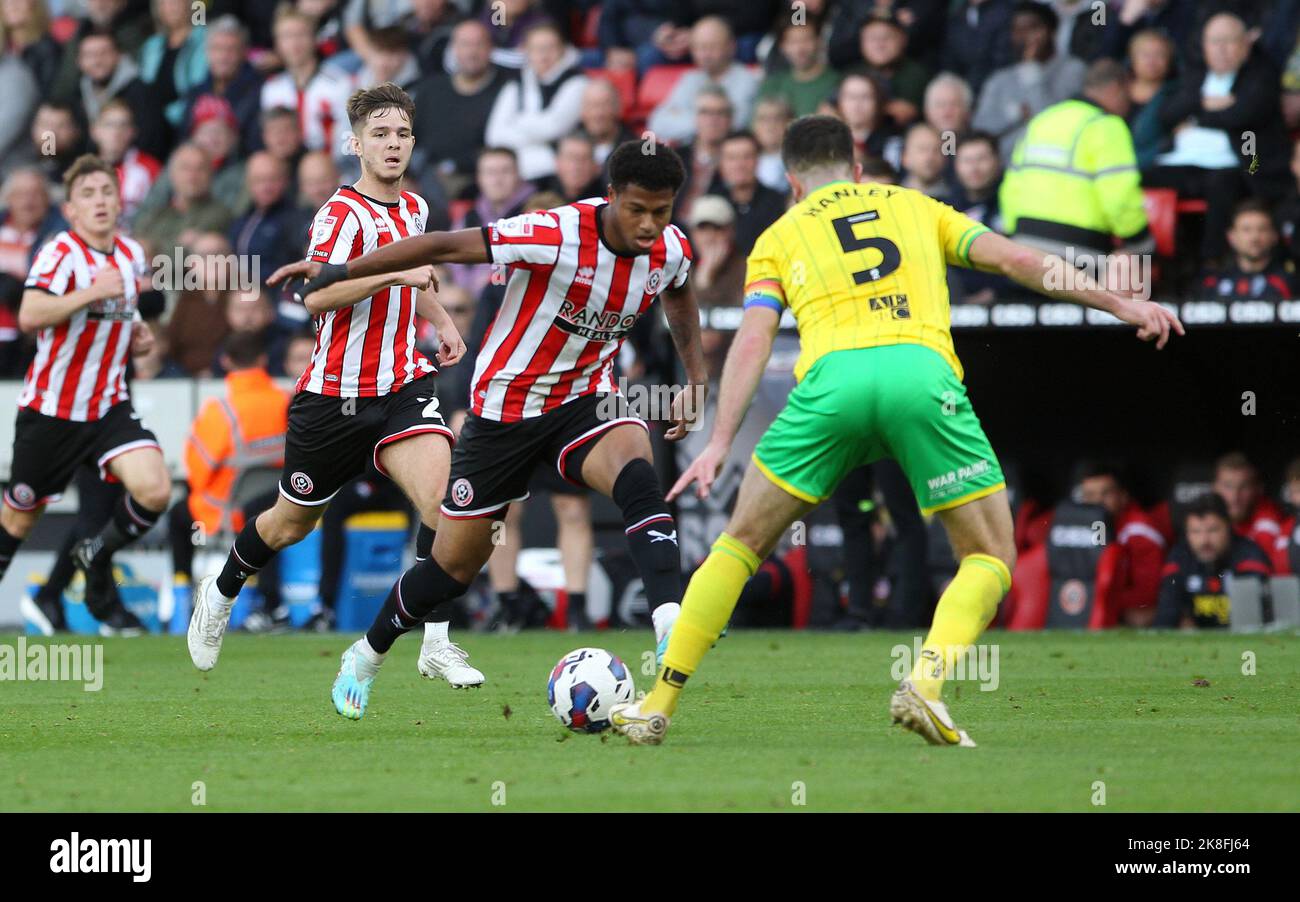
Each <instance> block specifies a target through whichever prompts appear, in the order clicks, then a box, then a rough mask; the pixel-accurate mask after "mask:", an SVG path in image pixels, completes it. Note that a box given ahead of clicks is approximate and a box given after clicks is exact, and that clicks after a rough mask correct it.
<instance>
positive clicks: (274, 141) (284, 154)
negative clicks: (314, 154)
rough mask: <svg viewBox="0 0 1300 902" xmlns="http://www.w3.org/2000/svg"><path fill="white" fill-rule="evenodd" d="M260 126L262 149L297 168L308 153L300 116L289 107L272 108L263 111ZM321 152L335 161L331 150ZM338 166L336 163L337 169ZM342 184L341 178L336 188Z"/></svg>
mask: <svg viewBox="0 0 1300 902" xmlns="http://www.w3.org/2000/svg"><path fill="white" fill-rule="evenodd" d="M259 124H260V126H261V130H262V148H263V149H264V150H266V152H267V153H269V154H270V155H271V156H273V157H277V158H279V159H281V160H283V161H284V162H285V165H286V166H288V167H289V168H290V169H295V168H297V166H298V161H299V160H301V159H302V157H303V154H305V153H306V148H304V147H303V145H302V132H301V131H300V130H299V127H298V114H297V113H295V112H294V111H293V110H291V109H289V108H288V107H282V106H277V107H271V109H269V110H263V111H262V114H261V116H260V117H259ZM320 152H323V153H327V154H329V155H330V158H331V159H335V157H334V152H333V150H332V149H331V148H323V149H322V150H321V151H320ZM337 165H338V164H337V163H336V164H335V167H336V168H337ZM340 183H341V176H340V181H336V182H335V183H334V187H335V188H337V187H338V186H339V184H340Z"/></svg>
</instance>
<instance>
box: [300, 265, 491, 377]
mask: <svg viewBox="0 0 1300 902" xmlns="http://www.w3.org/2000/svg"><path fill="white" fill-rule="evenodd" d="M460 290H461V289H459V288H457V287H456V286H454V285H449V286H447V288H445V289H443V291H444V292H445V291H460ZM443 309H444V310H445V309H446V304H445V303H444V304H443ZM315 350H316V334H315V333H314V332H313V331H312V330H311V329H306V330H303V331H301V332H295V333H293V334H292V335H290V336H289V339H288V341H286V342H285V343H284V354H283V355H282V356H281V357H280V366H279V367H278V372H276V374H275V375H277V376H285V377H288V378H290V379H297V378H298V377H299V376H301V375H302V374H303V373H305V372H307V367H309V366H311V357H312V354H313V353H314V352H315ZM438 381H439V383H441V382H442V381H443V380H442V379H439V380H438ZM468 396H469V392H468V390H467V391H466V397H468Z"/></svg>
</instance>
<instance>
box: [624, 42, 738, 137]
mask: <svg viewBox="0 0 1300 902" xmlns="http://www.w3.org/2000/svg"><path fill="white" fill-rule="evenodd" d="M691 60H692V62H693V63H694V64H695V68H694V69H692V70H691V71H690V72H687V73H686V74H685V75H683V76H682V77H681V78H679V79H678V80H677V84H675V85H674V86H673V89H672V92H671V93H669V95H668V96H667V97H666V98H665V99H664V101H663V103H661V104H659V106H657V107H656V108H655V109H654V112H652V113H651V114H650V120H649V122H648V123H647V124H648V127H649V129H650V131H652V132H654V133H655V136H656V137H657V138H658V140H660V141H668V142H670V143H671V142H674V141H682V142H686V141H690V140H692V138H694V136H695V128H694V126H695V124H696V123H695V119H696V117H693V116H692V112H693V111H696V110H697V109H698V104H697V99H698V96H699V94H700V93H701V92H702V91H703V90H704V89H705V88H706V87H719V88H721V89H722V90H723V91H725V92H726V94H727V98H728V99H729V100H730V102H731V103H730V105H731V118H732V122H733V123H734V125H736V126H738V127H743V126H745V125H747V124H748V123H749V116H750V110H751V108H752V107H753V104H754V95H755V94H756V93H757V92H758V76H757V75H756V74H755V73H753V72H750V71H749V70H748V69H747V68H745V67H744V66H743V65H741V64H740V63H738V62H736V40H735V38H734V37H733V36H732V33H731V26H730V25H728V24H727V23H726V21H724V20H723V19H720V18H718V17H717V16H705V17H704V18H703V19H700V21H698V22H696V23H695V25H694V26H693V27H692V28H691Z"/></svg>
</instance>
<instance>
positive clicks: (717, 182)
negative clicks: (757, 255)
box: [691, 131, 786, 257]
mask: <svg viewBox="0 0 1300 902" xmlns="http://www.w3.org/2000/svg"><path fill="white" fill-rule="evenodd" d="M758 152H759V147H758V140H757V139H756V138H755V137H754V136H753V134H752V133H750V132H744V131H741V132H732V133H731V134H730V135H728V136H727V137H726V139H724V140H723V142H722V148H721V152H720V153H719V154H718V174H717V176H716V178H715V179H714V182H713V186H712V188H711V189H710V191H709V193H710V194H721V195H722V196H724V197H725V198H727V200H728V201H729V202H730V203H731V206H732V208H733V209H735V211H736V223H735V242H736V251H737V252H738V253H739V254H741V255H742V256H746V257H747V256H749V252H750V250H752V249H753V247H754V242H755V241H757V240H758V236H759V235H761V234H763V232H764V231H765V230H766V229H767V227H768V226H770V225H771V224H772V223H774V222H776V221H777V220H778V219H780V218H781V214H782V213H784V212H785V207H786V204H785V194H783V193H781V192H778V191H773V190H772V189H771V188H769V187H767V186H766V185H764V184H763V183H762V182H760V181H759V180H758ZM691 212H692V213H694V208H692V211H691Z"/></svg>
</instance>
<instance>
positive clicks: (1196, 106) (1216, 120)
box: [1145, 13, 1289, 259]
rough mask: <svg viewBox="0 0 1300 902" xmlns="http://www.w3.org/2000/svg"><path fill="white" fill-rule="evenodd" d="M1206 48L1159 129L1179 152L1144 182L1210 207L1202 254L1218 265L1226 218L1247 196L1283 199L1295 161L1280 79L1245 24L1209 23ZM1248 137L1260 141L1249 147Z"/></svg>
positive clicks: (1219, 18)
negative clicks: (1283, 113) (1291, 158)
mask: <svg viewBox="0 0 1300 902" xmlns="http://www.w3.org/2000/svg"><path fill="white" fill-rule="evenodd" d="M1202 46H1203V49H1204V52H1205V65H1204V66H1193V67H1191V68H1190V71H1188V72H1187V74H1186V77H1185V78H1184V79H1183V80H1182V82H1181V85H1180V88H1179V90H1178V92H1177V93H1176V94H1175V95H1174V96H1173V97H1171V98H1170V99H1169V100H1168V101H1167V102H1165V103H1164V104H1163V105H1162V108H1161V110H1160V120H1161V124H1162V125H1163V126H1164V127H1165V129H1166V130H1167V131H1170V132H1172V133H1173V135H1174V149H1173V150H1172V151H1170V152H1169V153H1165V154H1161V155H1160V156H1158V157H1156V167H1155V168H1154V169H1152V170H1150V171H1149V172H1148V173H1147V174H1146V178H1145V182H1146V184H1147V185H1149V186H1152V187H1163V188H1174V189H1176V190H1177V191H1178V193H1179V194H1180V195H1186V196H1188V197H1201V198H1204V199H1205V201H1206V205H1207V210H1206V214H1205V233H1204V240H1203V241H1202V244H1201V254H1202V256H1203V257H1204V258H1206V259H1214V258H1216V257H1218V256H1219V255H1220V254H1221V253H1222V252H1223V249H1224V236H1225V234H1226V233H1227V230H1228V218H1229V217H1230V216H1231V214H1232V208H1233V206H1234V205H1235V204H1236V202H1237V201H1238V200H1240V199H1241V197H1242V195H1243V194H1245V193H1246V192H1247V191H1248V190H1253V192H1254V193H1255V194H1256V195H1259V196H1268V195H1269V194H1273V193H1278V194H1280V193H1282V191H1283V190H1284V188H1285V185H1284V182H1285V167H1286V160H1287V159H1288V158H1289V155H1288V154H1287V153H1286V149H1285V148H1286V146H1287V145H1286V141H1287V138H1286V134H1285V132H1284V131H1283V127H1282V118H1281V113H1280V105H1279V99H1278V92H1279V83H1280V82H1279V74H1278V71H1277V69H1276V67H1275V66H1274V65H1273V63H1272V62H1271V61H1269V60H1268V59H1267V58H1266V57H1264V55H1263V54H1262V53H1260V52H1258V51H1255V52H1252V50H1251V40H1250V36H1249V35H1247V33H1246V26H1245V24H1244V23H1243V22H1242V21H1241V19H1239V18H1238V17H1237V16H1235V15H1233V14H1232V13H1220V14H1219V15H1216V16H1214V17H1213V18H1211V19H1210V20H1209V21H1208V22H1206V23H1205V31H1204V33H1203V35H1202ZM1247 134H1249V136H1250V137H1251V138H1253V139H1254V140H1253V141H1250V140H1246V139H1245V138H1244V137H1243V136H1245V135H1247ZM1248 171H1249V172H1250V173H1251V174H1250V176H1249V178H1247V172H1248Z"/></svg>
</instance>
